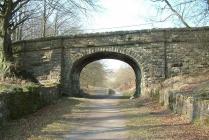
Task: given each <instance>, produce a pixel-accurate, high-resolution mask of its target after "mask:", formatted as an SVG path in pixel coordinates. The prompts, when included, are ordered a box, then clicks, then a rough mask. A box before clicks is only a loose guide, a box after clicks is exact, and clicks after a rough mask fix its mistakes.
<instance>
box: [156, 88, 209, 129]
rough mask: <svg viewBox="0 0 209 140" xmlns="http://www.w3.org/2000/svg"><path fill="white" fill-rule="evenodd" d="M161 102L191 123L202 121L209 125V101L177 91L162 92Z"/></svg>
mask: <svg viewBox="0 0 209 140" xmlns="http://www.w3.org/2000/svg"><path fill="white" fill-rule="evenodd" d="M159 102H160V104H161V105H163V106H165V107H167V108H168V109H171V110H172V111H173V112H174V113H176V114H179V115H182V116H184V117H186V118H187V119H188V120H189V121H191V122H192V121H195V120H200V121H201V122H202V124H207V125H208V124H209V99H208V98H202V97H199V96H194V95H192V94H186V93H180V92H177V91H168V90H165V91H164V92H162V91H161V92H160V99H159Z"/></svg>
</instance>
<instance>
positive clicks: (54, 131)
mask: <svg viewBox="0 0 209 140" xmlns="http://www.w3.org/2000/svg"><path fill="white" fill-rule="evenodd" d="M77 104H79V101H78V100H77V99H74V98H63V99H60V100H59V101H58V102H57V103H56V104H54V105H50V106H48V107H45V108H43V109H41V110H39V111H38V112H36V113H34V114H31V115H29V116H27V117H25V118H22V119H20V120H14V121H11V122H9V123H8V124H7V125H6V126H4V128H3V129H2V131H1V133H0V134H1V135H0V136H1V137H0V139H1V140H46V139H47V140H54V139H56V140H57V139H63V138H62V136H63V135H64V134H66V133H67V134H68V133H69V131H70V129H71V127H72V125H71V121H70V119H69V114H71V111H72V109H73V108H74V110H76V109H77V108H76V107H75V106H76V105H77Z"/></svg>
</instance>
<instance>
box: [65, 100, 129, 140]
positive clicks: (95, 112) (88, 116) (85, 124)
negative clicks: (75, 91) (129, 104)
mask: <svg viewBox="0 0 209 140" xmlns="http://www.w3.org/2000/svg"><path fill="white" fill-rule="evenodd" d="M119 101H120V100H118V99H117V97H115V98H108V99H88V100H86V99H85V102H86V103H84V104H82V105H80V107H79V108H80V109H81V110H80V111H78V112H76V113H75V112H74V113H73V114H72V115H73V119H75V120H78V119H79V123H78V121H75V122H73V123H74V124H76V125H74V126H75V128H73V129H72V130H71V132H70V134H69V135H66V136H65V138H67V139H70V140H98V139H103V140H104V139H105V140H119V139H120V140H124V139H127V137H128V131H127V129H126V120H125V118H124V117H123V116H124V115H123V112H122V111H121V109H120V108H119V107H118V104H119Z"/></svg>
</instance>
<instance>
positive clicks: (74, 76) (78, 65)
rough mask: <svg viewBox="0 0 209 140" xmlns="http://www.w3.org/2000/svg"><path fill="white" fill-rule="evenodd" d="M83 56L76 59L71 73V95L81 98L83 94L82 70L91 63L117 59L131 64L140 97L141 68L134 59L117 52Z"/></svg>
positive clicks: (137, 93)
mask: <svg viewBox="0 0 209 140" xmlns="http://www.w3.org/2000/svg"><path fill="white" fill-rule="evenodd" d="M87 52H88V53H86V54H85V55H83V56H82V57H79V58H78V59H76V60H75V61H74V63H73V65H72V69H71V72H70V76H69V78H70V89H71V93H70V94H71V95H73V96H79V95H80V94H82V92H81V90H80V81H79V79H80V73H81V71H82V69H83V68H84V67H85V66H86V65H87V64H89V63H91V62H93V61H96V60H100V59H117V60H121V61H123V62H126V63H127V64H129V65H130V66H131V67H132V68H133V70H134V72H135V77H136V91H135V94H134V95H135V96H139V95H140V94H141V77H142V76H141V75H142V73H141V68H140V66H139V63H138V62H137V61H136V60H135V59H134V57H132V56H129V55H127V54H124V53H121V52H115V51H107V50H102V51H98V52H97V51H96V52H89V51H87Z"/></svg>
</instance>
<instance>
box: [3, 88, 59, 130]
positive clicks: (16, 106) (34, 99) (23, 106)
mask: <svg viewBox="0 0 209 140" xmlns="http://www.w3.org/2000/svg"><path fill="white" fill-rule="evenodd" d="M59 97H60V94H59V91H58V88H57V87H34V88H33V87H31V88H29V89H28V91H23V90H22V89H14V90H11V91H4V92H1V93H0V127H1V126H2V125H3V124H4V123H5V122H6V121H8V120H11V119H18V118H20V117H22V116H24V115H28V114H31V113H33V112H35V111H37V110H38V109H40V108H41V107H43V106H45V105H48V104H51V103H53V102H54V101H55V100H57V99H58V98H59Z"/></svg>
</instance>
